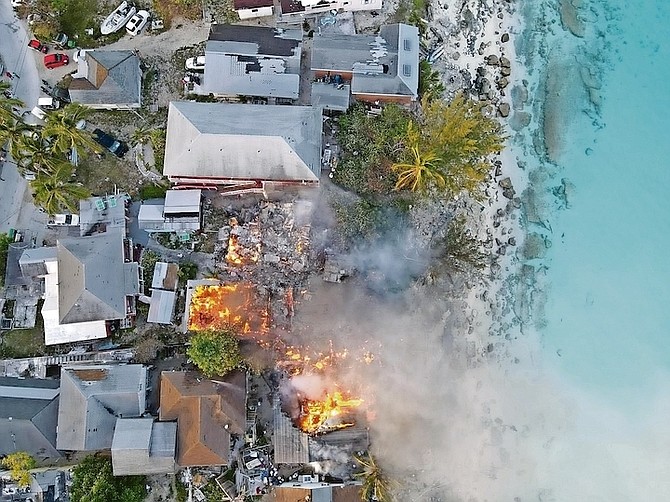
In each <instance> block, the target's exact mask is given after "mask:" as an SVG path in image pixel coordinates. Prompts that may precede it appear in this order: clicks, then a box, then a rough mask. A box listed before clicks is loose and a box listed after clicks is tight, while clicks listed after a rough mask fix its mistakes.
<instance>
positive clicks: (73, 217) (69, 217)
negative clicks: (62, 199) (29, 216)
mask: <svg viewBox="0 0 670 502" xmlns="http://www.w3.org/2000/svg"><path fill="white" fill-rule="evenodd" d="M47 225H49V226H56V227H62V226H76V225H79V215H78V214H55V215H54V216H53V218H49V221H48V222H47Z"/></svg>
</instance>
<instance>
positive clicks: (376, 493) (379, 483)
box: [354, 455, 397, 502]
mask: <svg viewBox="0 0 670 502" xmlns="http://www.w3.org/2000/svg"><path fill="white" fill-rule="evenodd" d="M356 462H358V463H359V464H360V466H361V467H362V468H363V471H362V472H359V473H357V474H354V477H356V478H358V479H360V480H361V481H362V482H363V487H362V489H361V500H364V501H365V502H370V501H375V502H390V501H391V500H393V498H392V494H391V492H392V491H393V489H394V488H395V485H396V484H397V483H396V482H395V481H393V480H391V479H389V478H387V477H386V475H385V473H384V472H383V471H382V470H381V468H380V467H379V466H378V465H377V462H376V461H375V458H374V457H373V456H372V455H367V456H366V457H356Z"/></svg>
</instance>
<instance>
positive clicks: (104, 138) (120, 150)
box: [93, 129, 128, 158]
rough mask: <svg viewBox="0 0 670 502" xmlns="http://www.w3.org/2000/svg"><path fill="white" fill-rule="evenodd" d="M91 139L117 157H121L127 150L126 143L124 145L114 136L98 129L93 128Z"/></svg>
mask: <svg viewBox="0 0 670 502" xmlns="http://www.w3.org/2000/svg"><path fill="white" fill-rule="evenodd" d="M93 139H94V140H95V141H96V143H98V144H99V145H102V146H104V147H105V148H106V149H107V150H109V151H110V152H111V153H113V154H114V155H116V156H117V157H119V158H121V157H123V156H124V155H125V154H126V152H127V151H128V145H126V144H125V143H124V142H123V141H119V140H118V139H116V138H115V137H114V136H112V135H110V134H107V133H106V132H104V131H102V130H100V129H94V130H93Z"/></svg>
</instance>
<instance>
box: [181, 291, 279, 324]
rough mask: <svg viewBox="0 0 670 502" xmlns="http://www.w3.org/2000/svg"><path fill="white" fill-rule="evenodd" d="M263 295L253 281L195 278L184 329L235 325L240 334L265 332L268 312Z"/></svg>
mask: <svg viewBox="0 0 670 502" xmlns="http://www.w3.org/2000/svg"><path fill="white" fill-rule="evenodd" d="M260 305H263V302H262V301H261V300H260V294H259V293H258V292H257V291H256V289H255V288H254V287H253V286H252V285H251V284H249V283H244V282H240V283H223V282H221V281H219V280H216V279H203V280H197V281H194V280H191V281H188V283H187V285H186V314H185V315H184V320H183V323H182V330H183V331H184V332H186V331H189V330H190V331H204V330H207V329H222V328H229V327H230V328H233V329H235V330H236V331H237V332H239V333H244V334H262V333H264V332H265V331H266V330H267V315H266V312H265V311H264V310H263V309H262V308H261V307H260Z"/></svg>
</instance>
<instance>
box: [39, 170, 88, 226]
mask: <svg viewBox="0 0 670 502" xmlns="http://www.w3.org/2000/svg"><path fill="white" fill-rule="evenodd" d="M71 176H72V166H71V165H70V164H69V163H67V162H65V161H63V160H60V161H58V162H57V165H56V166H55V169H54V170H53V171H52V172H51V173H50V174H45V173H38V174H37V177H36V178H35V180H34V181H31V182H30V186H31V188H32V189H33V197H34V198H35V205H37V206H41V207H42V208H43V209H44V210H45V211H46V212H47V213H48V214H56V213H58V212H60V211H62V210H63V209H67V210H69V211H70V212H76V211H77V210H78V209H79V207H78V205H79V201H80V200H81V199H85V198H87V197H90V196H91V194H90V192H89V191H88V190H87V189H86V188H84V187H83V186H81V185H78V184H76V183H73V182H72V181H71Z"/></svg>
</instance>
